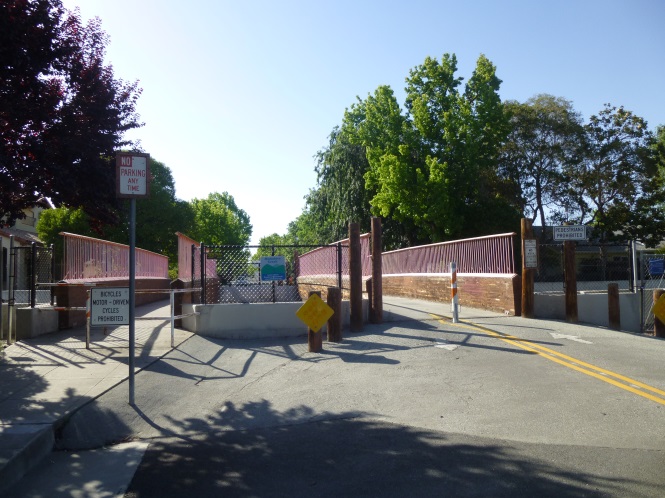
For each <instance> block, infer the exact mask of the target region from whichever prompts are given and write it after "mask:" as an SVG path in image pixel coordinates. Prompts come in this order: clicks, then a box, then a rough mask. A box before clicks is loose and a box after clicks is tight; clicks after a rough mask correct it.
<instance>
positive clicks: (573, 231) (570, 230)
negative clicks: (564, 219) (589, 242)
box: [554, 225, 586, 240]
mask: <svg viewBox="0 0 665 498" xmlns="http://www.w3.org/2000/svg"><path fill="white" fill-rule="evenodd" d="M554 240H586V225H565V226H559V227H554Z"/></svg>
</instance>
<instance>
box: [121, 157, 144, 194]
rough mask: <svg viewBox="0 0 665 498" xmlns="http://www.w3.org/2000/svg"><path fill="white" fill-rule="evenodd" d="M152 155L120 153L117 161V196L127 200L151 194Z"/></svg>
mask: <svg viewBox="0 0 665 498" xmlns="http://www.w3.org/2000/svg"><path fill="white" fill-rule="evenodd" d="M149 160H150V154H139V153H129V152H118V153H117V154H116V159H115V177H116V195H117V196H118V197H125V198H140V197H148V196H149V194H150V163H149Z"/></svg>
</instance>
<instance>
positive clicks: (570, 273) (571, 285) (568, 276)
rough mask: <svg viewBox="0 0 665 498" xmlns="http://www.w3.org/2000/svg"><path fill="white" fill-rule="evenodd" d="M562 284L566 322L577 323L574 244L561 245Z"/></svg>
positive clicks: (565, 242)
mask: <svg viewBox="0 0 665 498" xmlns="http://www.w3.org/2000/svg"><path fill="white" fill-rule="evenodd" d="M563 267H564V284H565V286H566V320H567V321H568V322H570V323H577V274H576V269H575V242H574V241H572V240H566V241H564V243H563Z"/></svg>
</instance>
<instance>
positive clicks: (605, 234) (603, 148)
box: [566, 104, 665, 245]
mask: <svg viewBox="0 0 665 498" xmlns="http://www.w3.org/2000/svg"><path fill="white" fill-rule="evenodd" d="M585 132H586V134H585V139H586V143H585V145H586V148H585V154H584V158H583V160H582V162H581V163H580V164H579V165H575V166H573V167H572V168H571V169H569V170H568V171H567V178H566V180H567V185H568V187H569V188H568V190H567V192H566V193H567V196H568V198H569V199H570V202H571V205H572V207H573V208H574V211H573V216H574V217H575V219H576V221H577V222H578V223H585V224H590V225H592V226H594V227H595V228H596V232H597V233H598V234H599V237H600V238H601V239H602V240H612V239H615V238H617V237H619V238H622V239H626V238H628V239H638V240H642V241H644V242H646V243H648V244H651V245H653V244H657V243H658V242H660V241H661V240H662V239H663V237H665V213H664V212H663V208H662V206H663V202H665V189H663V181H662V176H661V174H660V172H659V170H658V167H657V157H656V155H655V154H654V137H653V135H652V133H651V132H650V131H649V130H648V128H647V124H646V122H645V121H644V120H643V119H642V118H640V117H639V116H636V115H634V114H633V113H632V112H630V111H628V110H626V109H624V108H623V107H618V108H617V107H614V106H611V105H610V104H606V105H605V107H604V108H603V109H602V110H601V111H600V112H599V113H598V114H597V115H594V116H591V118H590V120H589V123H588V124H586V125H585Z"/></svg>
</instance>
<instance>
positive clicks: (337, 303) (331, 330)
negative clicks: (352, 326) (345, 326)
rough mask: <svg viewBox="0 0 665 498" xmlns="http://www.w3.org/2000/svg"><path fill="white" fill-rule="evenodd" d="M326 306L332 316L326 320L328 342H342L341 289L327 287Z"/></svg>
mask: <svg viewBox="0 0 665 498" xmlns="http://www.w3.org/2000/svg"><path fill="white" fill-rule="evenodd" d="M327 302H328V306H330V307H331V308H332V309H333V316H331V317H330V320H328V341H329V342H341V341H342V289H340V288H339V287H328V299H327Z"/></svg>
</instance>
